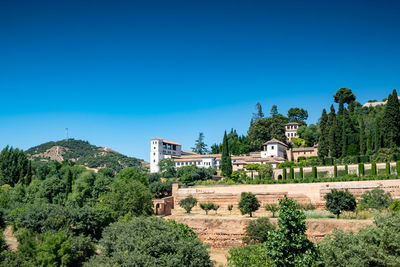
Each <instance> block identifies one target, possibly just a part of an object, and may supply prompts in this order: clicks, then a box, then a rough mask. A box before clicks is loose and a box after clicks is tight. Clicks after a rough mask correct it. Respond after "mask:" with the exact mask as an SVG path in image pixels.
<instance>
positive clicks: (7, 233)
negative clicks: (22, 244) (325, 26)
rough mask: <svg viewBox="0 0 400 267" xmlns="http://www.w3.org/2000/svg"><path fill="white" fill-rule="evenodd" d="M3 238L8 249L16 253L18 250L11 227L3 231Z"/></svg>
mask: <svg viewBox="0 0 400 267" xmlns="http://www.w3.org/2000/svg"><path fill="white" fill-rule="evenodd" d="M3 236H4V239H5V240H6V243H7V245H8V249H9V250H11V251H17V250H18V240H17V238H16V237H15V236H14V234H13V231H12V227H11V226H7V227H6V229H4V231H3Z"/></svg>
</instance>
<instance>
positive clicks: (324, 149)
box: [318, 109, 329, 158]
mask: <svg viewBox="0 0 400 267" xmlns="http://www.w3.org/2000/svg"><path fill="white" fill-rule="evenodd" d="M319 128H320V131H321V136H320V137H319V143H318V156H319V157H320V158H325V157H327V156H328V155H329V142H328V136H329V128H328V115H327V114H326V110H325V109H323V110H322V115H321V119H320V122H319Z"/></svg>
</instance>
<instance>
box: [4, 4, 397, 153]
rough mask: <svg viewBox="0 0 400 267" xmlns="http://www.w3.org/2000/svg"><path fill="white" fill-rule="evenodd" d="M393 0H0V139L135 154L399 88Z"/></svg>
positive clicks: (316, 112) (314, 116)
mask: <svg viewBox="0 0 400 267" xmlns="http://www.w3.org/2000/svg"><path fill="white" fill-rule="evenodd" d="M398 10H400V4H399V2H398V1H324V0H319V1H215V0H214V1H204V0H202V1H151V0H149V1H100V0H97V1H82V0H81V1H74V0H69V1H62V0H60V1H39V0H37V1H18V0H13V1H11V0H10V1H1V2H0V92H1V95H0V99H1V105H0V125H1V128H0V146H1V147H4V146H5V145H7V144H9V145H12V146H14V147H19V148H22V149H27V148H29V147H31V146H34V145H37V144H40V143H43V142H46V141H55V140H60V139H63V138H64V137H65V128H66V127H68V128H69V131H70V136H71V137H73V138H76V139H84V140H88V141H89V142H91V143H92V144H96V145H99V146H108V147H111V148H113V149H115V150H117V151H120V152H121V153H124V154H126V155H129V156H136V157H139V158H143V159H145V160H148V158H149V155H148V154H149V140H150V139H151V138H152V137H155V136H159V137H161V138H165V139H172V140H176V141H178V142H180V143H181V144H182V145H183V147H184V149H190V147H191V146H193V143H194V140H195V139H196V138H197V136H198V133H199V132H200V131H201V132H204V134H205V139H206V142H207V143H208V144H209V145H211V144H212V143H215V142H220V141H221V139H222V135H223V132H224V130H225V129H227V130H229V129H231V128H235V129H237V131H238V132H239V133H240V134H246V132H247V130H248V126H249V121H250V118H251V114H252V112H253V111H254V105H255V103H256V102H258V101H259V102H261V104H262V105H263V108H264V111H265V113H268V112H269V110H270V108H271V106H272V105H273V104H276V105H278V110H279V111H280V112H281V113H282V114H286V112H287V110H288V109H289V108H290V107H301V108H305V109H307V110H308V111H309V114H310V117H309V123H315V122H316V121H317V120H318V118H319V116H320V114H321V111H322V108H328V107H329V106H330V104H331V103H332V101H333V98H332V95H333V94H334V93H335V92H336V90H337V89H339V88H340V87H348V88H351V89H352V90H353V92H354V93H355V94H356V96H357V100H358V101H359V102H361V103H363V102H365V101H367V100H369V99H378V100H379V99H382V98H384V97H386V96H387V95H388V94H389V92H391V90H392V89H393V88H397V89H398V88H399V87H400V86H399V85H400V75H399V73H400V65H399V62H400V52H399V39H400V27H399V26H400V25H399V24H400V22H399V17H398Z"/></svg>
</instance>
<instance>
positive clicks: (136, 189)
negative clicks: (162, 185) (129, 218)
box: [100, 178, 153, 220]
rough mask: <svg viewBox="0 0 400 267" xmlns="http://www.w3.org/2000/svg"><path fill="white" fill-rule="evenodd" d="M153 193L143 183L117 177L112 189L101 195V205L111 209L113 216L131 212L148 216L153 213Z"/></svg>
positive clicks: (135, 214) (116, 216)
mask: <svg viewBox="0 0 400 267" xmlns="http://www.w3.org/2000/svg"><path fill="white" fill-rule="evenodd" d="M152 200H153V194H152V193H151V192H150V190H149V189H148V188H147V187H146V186H144V185H143V184H142V183H140V182H138V181H136V180H133V181H127V180H122V179H119V178H116V179H115V180H114V181H113V183H112V184H111V186H110V191H109V192H106V193H104V194H103V195H101V196H100V203H101V206H104V207H105V208H107V209H109V210H110V211H111V215H112V218H114V220H116V219H117V218H118V217H120V216H124V215H125V214H127V213H130V214H132V215H134V216H148V215H151V214H152V213H153V201H152Z"/></svg>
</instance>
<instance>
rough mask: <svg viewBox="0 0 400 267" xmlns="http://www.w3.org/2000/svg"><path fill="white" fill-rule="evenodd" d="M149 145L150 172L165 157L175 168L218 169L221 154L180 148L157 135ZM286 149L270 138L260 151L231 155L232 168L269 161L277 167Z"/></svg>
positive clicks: (241, 167) (154, 169) (283, 159)
mask: <svg viewBox="0 0 400 267" xmlns="http://www.w3.org/2000/svg"><path fill="white" fill-rule="evenodd" d="M150 145H151V149H150V172H152V173H154V172H159V171H160V168H159V166H158V163H159V162H160V161H161V160H163V159H165V158H171V159H173V161H174V164H175V167H176V168H180V167H183V166H191V165H194V166H197V167H199V168H215V169H219V166H220V162H221V154H209V155H198V154H196V153H193V152H189V151H185V150H182V146H181V145H180V144H179V143H177V142H174V141H168V140H164V139H161V138H158V137H155V138H153V139H151V141H150ZM286 150H287V145H286V144H285V143H283V142H280V141H279V140H276V139H272V140H270V141H268V142H266V143H265V144H264V150H263V151H261V152H254V153H251V154H250V155H241V156H231V158H232V169H233V170H234V171H235V170H240V169H244V168H245V167H246V165H247V164H249V163H258V164H267V163H269V164H272V165H273V166H274V167H277V166H278V164H279V163H281V162H283V161H285V159H286Z"/></svg>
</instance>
